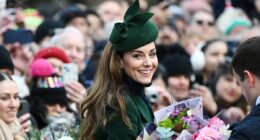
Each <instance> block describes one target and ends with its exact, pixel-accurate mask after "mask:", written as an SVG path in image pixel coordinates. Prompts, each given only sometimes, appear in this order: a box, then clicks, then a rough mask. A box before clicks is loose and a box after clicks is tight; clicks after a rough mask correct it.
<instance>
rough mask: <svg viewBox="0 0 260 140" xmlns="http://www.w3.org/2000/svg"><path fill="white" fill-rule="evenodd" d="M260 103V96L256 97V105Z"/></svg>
mask: <svg viewBox="0 0 260 140" xmlns="http://www.w3.org/2000/svg"><path fill="white" fill-rule="evenodd" d="M258 104H260V96H258V97H257V98H256V103H255V105H258Z"/></svg>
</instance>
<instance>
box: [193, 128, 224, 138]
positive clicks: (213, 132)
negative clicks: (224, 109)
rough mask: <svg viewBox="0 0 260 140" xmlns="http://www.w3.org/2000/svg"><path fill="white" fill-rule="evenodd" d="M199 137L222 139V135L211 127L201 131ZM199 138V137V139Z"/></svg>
mask: <svg viewBox="0 0 260 140" xmlns="http://www.w3.org/2000/svg"><path fill="white" fill-rule="evenodd" d="M199 136H205V137H208V138H210V139H214V140H219V139H221V136H220V133H219V132H218V131H217V130H216V129H214V128H210V127H204V128H202V129H201V130H200V131H199ZM199 136H198V137H199ZM198 137H197V138H198Z"/></svg>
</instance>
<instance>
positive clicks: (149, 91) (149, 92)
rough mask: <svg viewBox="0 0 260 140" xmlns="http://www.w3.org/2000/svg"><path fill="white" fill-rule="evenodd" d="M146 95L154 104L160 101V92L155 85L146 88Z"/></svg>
mask: <svg viewBox="0 0 260 140" xmlns="http://www.w3.org/2000/svg"><path fill="white" fill-rule="evenodd" d="M145 95H146V97H147V99H148V101H149V102H150V103H152V104H154V103H156V102H157V101H158V98H159V94H158V92H157V91H156V90H155V89H154V88H153V87H147V88H145Z"/></svg>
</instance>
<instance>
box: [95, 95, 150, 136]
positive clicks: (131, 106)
mask: <svg viewBox="0 0 260 140" xmlns="http://www.w3.org/2000/svg"><path fill="white" fill-rule="evenodd" d="M123 95H124V96H125V99H126V111H127V116H128V118H129V119H130V121H131V123H132V127H133V129H132V130H131V129H129V128H128V127H127V125H125V123H124V122H123V120H122V118H121V116H120V114H119V113H117V114H116V115H115V116H113V117H112V119H111V120H109V121H108V122H107V125H106V126H105V128H104V129H98V130H97V133H96V135H95V140H135V139H136V138H137V137H138V135H139V134H140V133H141V132H142V130H143V128H144V126H145V125H146V124H147V123H149V122H153V112H152V110H151V108H150V107H149V106H148V103H146V102H145V101H144V99H143V98H142V97H141V95H137V94H133V93H131V92H130V91H126V94H123ZM113 113H115V112H113ZM111 114H112V113H111Z"/></svg>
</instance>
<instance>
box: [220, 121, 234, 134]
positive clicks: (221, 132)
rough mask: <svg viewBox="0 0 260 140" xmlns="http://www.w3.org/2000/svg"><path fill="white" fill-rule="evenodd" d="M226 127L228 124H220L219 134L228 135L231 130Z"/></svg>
mask: <svg viewBox="0 0 260 140" xmlns="http://www.w3.org/2000/svg"><path fill="white" fill-rule="evenodd" d="M228 128H229V124H228V125H224V126H221V127H220V128H219V132H220V134H222V135H224V136H225V137H229V136H230V134H231V132H232V131H231V130H228Z"/></svg>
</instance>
